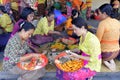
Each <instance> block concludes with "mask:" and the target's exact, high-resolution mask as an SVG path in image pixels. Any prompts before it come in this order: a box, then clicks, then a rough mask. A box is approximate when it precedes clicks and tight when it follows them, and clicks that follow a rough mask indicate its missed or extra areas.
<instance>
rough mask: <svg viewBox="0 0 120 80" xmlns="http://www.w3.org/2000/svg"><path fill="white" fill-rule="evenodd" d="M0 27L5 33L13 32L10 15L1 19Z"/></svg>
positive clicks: (5, 15)
mask: <svg viewBox="0 0 120 80" xmlns="http://www.w3.org/2000/svg"><path fill="white" fill-rule="evenodd" d="M0 26H1V27H2V28H3V29H4V31H5V32H12V30H13V23H12V21H11V19H10V17H9V15H8V14H3V15H2V16H1V17H0Z"/></svg>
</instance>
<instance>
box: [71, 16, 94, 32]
mask: <svg viewBox="0 0 120 80" xmlns="http://www.w3.org/2000/svg"><path fill="white" fill-rule="evenodd" d="M72 24H74V25H75V26H76V27H78V28H82V26H84V27H85V29H87V30H88V31H90V32H92V33H94V31H93V30H92V29H89V28H88V24H87V22H86V21H85V20H84V19H83V18H81V17H77V18H75V19H73V20H72Z"/></svg>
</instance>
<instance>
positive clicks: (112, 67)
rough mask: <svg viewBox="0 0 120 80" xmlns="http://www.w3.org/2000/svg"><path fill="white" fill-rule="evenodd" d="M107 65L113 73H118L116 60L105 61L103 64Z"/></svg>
mask: <svg viewBox="0 0 120 80" xmlns="http://www.w3.org/2000/svg"><path fill="white" fill-rule="evenodd" d="M103 63H104V64H105V66H106V67H108V68H109V69H110V70H111V71H116V64H115V62H114V60H113V59H112V60H110V61H104V62H103Z"/></svg>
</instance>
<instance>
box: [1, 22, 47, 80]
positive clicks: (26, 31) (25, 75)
mask: <svg viewBox="0 0 120 80" xmlns="http://www.w3.org/2000/svg"><path fill="white" fill-rule="evenodd" d="M34 29H35V27H34V26H33V25H32V24H31V23H30V22H22V23H20V29H19V31H18V32H17V33H16V34H15V35H14V36H13V37H12V38H10V39H9V41H8V43H7V45H6V48H5V52H4V59H3V70H4V71H8V72H10V73H11V74H19V75H20V76H19V77H18V79H17V80H38V78H40V77H42V76H43V75H44V74H45V69H44V68H42V69H38V70H33V71H27V70H22V69H20V68H19V67H17V63H18V62H24V61H26V60H29V59H31V58H33V57H35V58H38V56H39V54H36V53H31V51H30V49H29V47H28V46H27V40H28V38H30V37H31V35H32V33H33V32H34ZM25 54H29V55H27V56H24V55H25Z"/></svg>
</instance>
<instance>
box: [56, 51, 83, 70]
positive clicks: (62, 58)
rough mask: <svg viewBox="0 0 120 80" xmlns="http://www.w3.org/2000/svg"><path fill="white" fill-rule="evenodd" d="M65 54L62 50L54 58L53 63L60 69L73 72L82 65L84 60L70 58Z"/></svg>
mask: <svg viewBox="0 0 120 80" xmlns="http://www.w3.org/2000/svg"><path fill="white" fill-rule="evenodd" d="M67 55H68V54H67V53H66V52H62V53H60V54H59V55H58V56H57V57H56V59H55V64H56V66H57V67H58V68H59V69H60V70H62V71H65V72H74V71H77V70H78V69H80V68H82V67H83V66H84V61H83V60H82V59H75V58H70V57H69V56H67Z"/></svg>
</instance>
